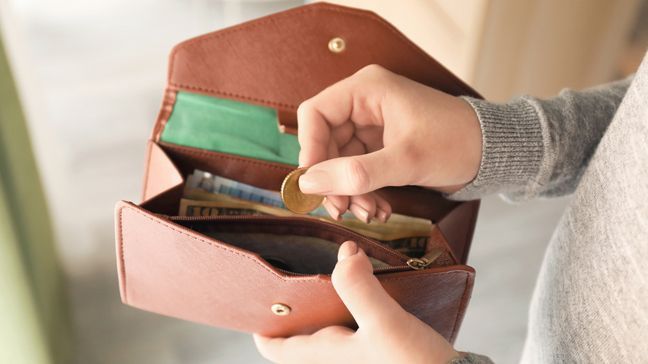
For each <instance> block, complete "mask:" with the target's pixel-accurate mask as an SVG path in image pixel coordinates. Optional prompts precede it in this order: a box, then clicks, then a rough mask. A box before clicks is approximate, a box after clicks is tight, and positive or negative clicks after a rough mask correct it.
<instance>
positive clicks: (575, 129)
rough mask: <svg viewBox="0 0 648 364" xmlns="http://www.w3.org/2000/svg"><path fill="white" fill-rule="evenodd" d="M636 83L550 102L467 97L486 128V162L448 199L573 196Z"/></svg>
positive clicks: (568, 93) (565, 92)
mask: <svg viewBox="0 0 648 364" xmlns="http://www.w3.org/2000/svg"><path fill="white" fill-rule="evenodd" d="M631 81H632V77H629V78H627V79H624V80H620V81H616V82H612V83H609V84H605V85H602V86H598V87H595V88H591V89H587V90H584V91H573V90H569V89H566V90H563V91H562V92H560V94H559V95H558V96H556V97H554V98H551V99H547V100H542V99H538V98H534V97H529V96H523V97H519V98H516V99H513V100H511V101H510V102H508V103H505V104H496V103H491V102H488V101H483V100H479V99H474V98H470V97H464V99H465V100H466V101H467V102H468V103H469V104H470V105H471V106H472V107H473V109H474V110H475V113H476V114H477V117H478V119H479V123H480V125H481V130H482V138H483V143H482V160H481V164H480V168H479V172H478V173H477V176H476V177H475V179H474V180H473V181H472V182H471V183H469V184H468V185H467V186H465V187H464V188H463V189H461V190H459V191H457V192H455V193H453V194H451V195H449V196H448V197H449V198H451V199H455V200H470V199H475V198H480V197H482V196H484V195H487V194H490V193H501V194H503V195H504V197H505V198H507V199H509V200H525V199H531V198H535V197H553V196H562V195H566V194H569V193H571V192H573V191H574V189H575V188H576V185H577V184H578V181H579V180H580V177H581V175H582V174H583V171H584V170H585V167H586V166H587V163H588V162H589V160H590V158H591V156H592V154H593V153H594V151H595V150H596V147H597V145H598V143H599V141H600V140H601V138H602V136H603V134H604V133H605V130H606V129H607V127H608V125H609V124H610V122H611V121H612V119H613V117H614V114H615V112H616V110H617V108H618V107H619V104H620V103H621V100H622V99H623V96H624V95H625V92H626V90H627V88H628V86H629V85H630V82H631Z"/></svg>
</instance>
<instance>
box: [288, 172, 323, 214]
mask: <svg viewBox="0 0 648 364" xmlns="http://www.w3.org/2000/svg"><path fill="white" fill-rule="evenodd" d="M304 173H306V168H298V169H295V170H294V171H292V172H290V173H288V175H287V176H286V178H285V179H284V180H283V183H282V184H281V199H282V200H283V203H284V205H286V208H287V209H288V210H290V211H292V212H294V213H297V214H307V213H309V212H311V211H313V210H315V209H316V208H318V207H319V205H321V204H322V201H323V200H324V196H320V195H307V194H305V193H303V192H302V191H301V190H300V189H299V177H301V175H302V174H304Z"/></svg>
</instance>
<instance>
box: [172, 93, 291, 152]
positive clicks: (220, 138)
mask: <svg viewBox="0 0 648 364" xmlns="http://www.w3.org/2000/svg"><path fill="white" fill-rule="evenodd" d="M160 140H161V141H163V142H166V143H173V144H178V145H183V146H187V147H194V148H200V149H206V150H211V151H215V152H221V153H228V154H235V155H239V156H243V157H249V158H254V159H261V160H266V161H271V162H279V163H286V164H292V165H297V164H298V156H299V143H298V142H297V137H296V136H295V135H292V134H285V133H281V132H280V131H279V128H278V121H277V112H276V111H275V110H274V109H272V108H268V107H263V106H257V105H251V104H247V103H243V102H239V101H233V100H228V99H221V98H216V97H211V96H204V95H199V94H194V93H190V92H178V94H177V98H176V102H175V105H174V107H173V112H172V113H171V116H170V117H169V120H168V121H167V123H166V125H165V127H164V130H163V132H162V135H161V136H160Z"/></svg>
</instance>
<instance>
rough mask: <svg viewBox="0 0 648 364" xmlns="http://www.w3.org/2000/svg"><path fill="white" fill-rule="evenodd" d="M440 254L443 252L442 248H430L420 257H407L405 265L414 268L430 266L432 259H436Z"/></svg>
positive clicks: (419, 268)
mask: <svg viewBox="0 0 648 364" xmlns="http://www.w3.org/2000/svg"><path fill="white" fill-rule="evenodd" d="M441 254H443V250H442V249H432V250H430V251H429V252H427V253H426V254H425V255H424V256H422V257H420V258H412V259H409V260H408V261H407V265H408V266H409V267H410V268H412V269H416V270H421V269H425V268H427V267H428V266H430V264H432V263H434V261H435V260H437V259H438V258H439V257H440V256H441Z"/></svg>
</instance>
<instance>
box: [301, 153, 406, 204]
mask: <svg viewBox="0 0 648 364" xmlns="http://www.w3.org/2000/svg"><path fill="white" fill-rule="evenodd" d="M392 154H393V153H391V150H389V149H387V148H383V149H380V150H378V151H375V152H372V153H368V154H362V155H356V156H351V157H340V158H333V159H329V160H326V161H324V162H320V163H318V164H315V165H313V166H311V167H310V168H308V171H306V173H304V174H303V175H302V176H301V177H300V178H299V189H300V190H301V191H302V192H304V193H311V194H319V195H341V196H355V195H361V194H364V193H367V192H371V191H374V190H377V189H379V188H381V187H385V186H389V185H400V184H406V183H400V181H399V180H398V179H401V178H402V176H403V173H402V171H399V169H401V168H402V164H399V163H398V162H397V161H396V159H397V158H396V157H395V156H394V155H392Z"/></svg>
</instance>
